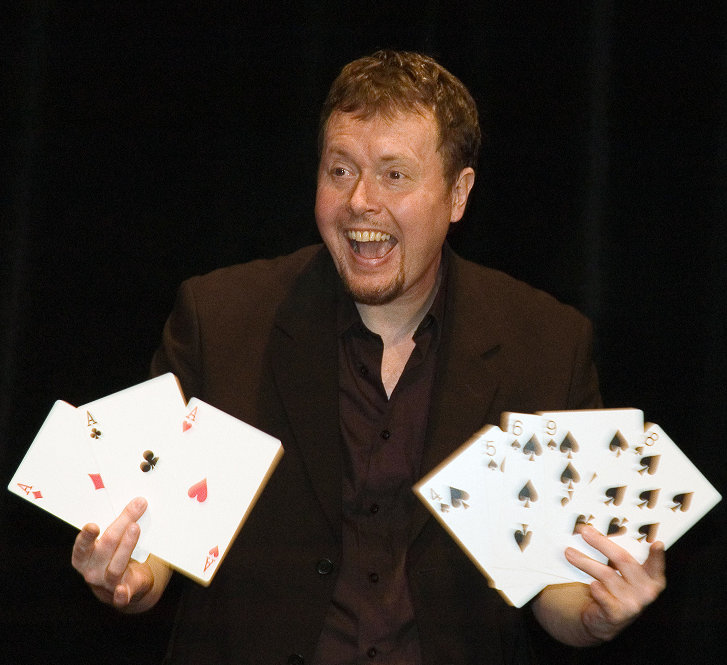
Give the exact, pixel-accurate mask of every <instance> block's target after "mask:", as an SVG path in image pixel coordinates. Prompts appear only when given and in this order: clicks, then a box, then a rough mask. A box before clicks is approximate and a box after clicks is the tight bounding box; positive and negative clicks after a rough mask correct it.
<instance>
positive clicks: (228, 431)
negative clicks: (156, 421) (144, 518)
mask: <svg viewBox="0 0 727 665" xmlns="http://www.w3.org/2000/svg"><path fill="white" fill-rule="evenodd" d="M179 431H180V433H181V434H180V438H179V441H178V443H177V446H178V447H177V449H176V450H175V454H174V455H173V464H172V465H173V469H174V475H175V482H174V488H173V490H172V493H171V494H170V495H169V496H168V497H167V503H168V506H169V507H170V508H171V510H167V511H166V520H167V521H166V522H165V525H164V529H163V531H164V538H162V539H155V542H154V545H153V548H152V551H153V552H154V554H155V555H156V556H158V557H159V558H161V559H163V560H164V561H166V562H167V563H169V564H170V565H172V566H173V567H175V568H176V569H178V570H179V571H181V572H183V573H184V574H186V575H188V576H190V577H193V578H194V579H195V580H197V581H198V582H200V583H201V584H204V585H206V584H209V583H210V581H211V580H212V578H213V576H214V574H215V572H216V571H217V569H218V568H219V565H220V562H221V561H222V559H223V558H224V556H225V553H226V552H227V550H228V548H229V547H230V545H231V544H232V542H233V540H234V538H235V536H236V535H237V533H238V530H239V529H240V527H241V526H242V523H243V522H244V520H245V518H246V517H247V515H248V514H249V512H250V510H251V509H252V507H253V505H254V502H255V500H256V499H257V497H258V495H259V493H260V492H261V491H262V489H263V487H264V485H265V483H266V482H267V479H268V478H269V476H270V475H271V473H272V472H273V470H274V468H275V466H276V465H277V462H278V461H279V459H280V457H281V455H282V453H283V448H282V446H281V444H280V441H278V439H275V438H273V437H272V436H269V435H267V434H265V433H263V432H261V431H260V430H257V429H255V428H254V427H252V426H250V425H247V424H246V423H243V422H241V421H240V420H237V419H236V418H233V417H232V416H230V415H228V414H226V413H224V412H222V411H220V410H219V409H216V408H214V407H212V406H210V405H209V404H206V403H204V402H202V401H200V400H198V399H195V398H193V399H192V400H190V402H189V404H188V405H187V407H186V409H185V413H184V417H183V418H179Z"/></svg>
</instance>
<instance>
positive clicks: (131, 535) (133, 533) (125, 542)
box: [105, 522, 141, 586]
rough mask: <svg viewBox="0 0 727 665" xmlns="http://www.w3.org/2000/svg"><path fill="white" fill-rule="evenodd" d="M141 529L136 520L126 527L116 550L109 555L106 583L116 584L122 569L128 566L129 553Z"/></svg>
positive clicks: (121, 574) (137, 539)
mask: <svg viewBox="0 0 727 665" xmlns="http://www.w3.org/2000/svg"><path fill="white" fill-rule="evenodd" d="M140 532H141V530H140V529H139V525H138V524H137V523H136V522H132V523H131V524H129V525H128V526H127V527H126V531H124V533H123V535H122V536H121V540H120V541H119V545H118V547H117V548H116V551H115V552H114V553H113V555H112V556H111V560H110V561H109V564H108V566H107V567H106V576H105V579H106V583H107V584H108V585H110V586H116V585H117V584H119V582H120V581H121V578H122V576H123V574H124V571H125V570H126V569H127V567H128V566H129V560H130V559H131V553H132V552H133V551H134V548H135V547H136V543H137V542H139V534H140Z"/></svg>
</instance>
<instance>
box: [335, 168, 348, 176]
mask: <svg viewBox="0 0 727 665" xmlns="http://www.w3.org/2000/svg"><path fill="white" fill-rule="evenodd" d="M347 174H348V171H347V170H346V169H344V168H343V167H342V166H334V167H333V168H332V169H331V175H333V176H334V177H336V178H343V177H344V176H345V175H347Z"/></svg>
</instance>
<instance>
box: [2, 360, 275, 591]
mask: <svg viewBox="0 0 727 665" xmlns="http://www.w3.org/2000/svg"><path fill="white" fill-rule="evenodd" d="M282 453H283V448H282V445H281V443H280V441H278V440H277V439H275V438H273V437H272V436H269V435H267V434H265V433H263V432H261V431H260V430H257V429H255V428H254V427H251V426H250V425H247V424H246V423H243V422H242V421H240V420H237V419H236V418H233V417H232V416H230V415H228V414H226V413H224V412H222V411H220V410H219V409H216V408H215V407H213V406H210V405H209V404H206V403H205V402H202V401H201V400H199V399H196V398H193V399H191V400H190V401H189V403H185V401H184V398H183V396H182V393H181V391H180V389H179V385H178V383H177V380H176V378H175V377H174V375H173V374H164V375H162V376H160V377H157V378H155V379H151V380H149V381H145V382H143V383H140V384H138V385H136V386H132V387H131V388H127V389H125V390H122V391H120V392H117V393H114V394H112V395H108V396H107V397H103V398H101V399H99V400H96V401H94V402H90V403H89V404H85V405H83V406H79V407H73V406H71V405H70V404H68V403H66V402H62V401H58V402H56V403H55V404H54V405H53V408H52V409H51V411H50V413H49V414H48V416H47V418H46V420H45V422H44V423H43V425H42V427H41V429H40V431H39V432H38V434H37V436H36V437H35V439H34V440H33V443H32V444H31V446H30V448H29V450H28V452H27V454H26V455H25V457H24V459H23V461H22V462H21V464H20V466H19V467H18V470H17V471H16V473H15V475H14V476H13V478H12V480H11V481H10V484H9V485H8V489H9V490H10V491H11V492H13V493H14V494H17V495H18V496H20V497H22V498H23V499H26V500H28V501H30V502H31V503H33V504H34V505H36V506H38V507H40V508H42V509H43V510H46V511H48V512H50V513H52V514H53V515H55V516H57V517H59V518H60V519H62V520H64V521H66V522H68V523H70V524H72V525H73V526H75V527H76V528H79V529H80V528H81V527H82V526H83V525H84V524H87V523H89V522H95V523H96V524H98V525H99V527H100V528H101V532H102V533H103V531H104V529H105V528H106V527H107V526H108V525H109V524H110V523H111V522H112V521H113V520H114V519H115V518H116V516H118V515H119V514H120V513H121V511H122V510H123V508H124V507H125V506H126V504H127V503H128V502H129V501H130V500H131V499H133V498H134V497H137V496H143V497H145V498H146V499H147V502H148V507H147V509H146V512H145V513H144V515H143V516H142V517H141V519H140V520H139V525H140V527H141V535H140V538H139V543H138V545H137V548H136V549H135V550H134V554H133V557H134V558H135V559H137V560H140V561H144V560H145V559H146V557H147V556H148V554H149V553H153V554H154V555H155V556H157V557H159V558H160V559H162V560H164V561H166V562H167V563H168V564H169V565H171V566H172V567H173V568H175V569H177V570H179V571H180V572H181V573H183V574H185V575H187V576H188V577H190V578H192V579H194V580H195V581H197V582H199V583H200V584H202V585H205V586H206V585H208V584H209V583H210V582H211V580H212V578H213V577H214V575H215V573H216V571H217V570H218V568H219V566H220V563H221V561H222V559H223V558H224V556H225V553H226V552H227V551H228V549H229V547H230V545H231V544H232V542H233V541H234V539H235V536H236V535H237V533H238V531H239V529H240V528H241V526H242V524H243V522H244V521H245V519H246V517H247V515H248V514H249V512H250V511H251V510H252V508H253V506H254V504H255V501H256V499H257V497H258V496H259V494H260V492H261V491H262V489H263V488H264V486H265V484H266V482H267V480H268V478H269V477H270V475H271V474H272V472H273V470H274V469H275V466H276V465H277V463H278V461H279V459H280V457H281V455H282Z"/></svg>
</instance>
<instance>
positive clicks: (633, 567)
mask: <svg viewBox="0 0 727 665" xmlns="http://www.w3.org/2000/svg"><path fill="white" fill-rule="evenodd" d="M580 533H581V536H582V537H583V540H585V541H586V543H588V544H589V545H591V547H594V548H595V549H597V550H598V551H599V552H601V554H603V555H604V556H605V557H606V558H607V559H608V561H609V564H610V567H611V568H615V569H616V570H618V571H619V572H620V573H621V575H623V577H624V578H625V579H626V580H627V581H629V582H636V581H639V580H640V579H641V578H643V577H644V575H645V572H644V570H643V569H642V567H641V564H640V563H639V562H638V561H637V560H636V559H635V558H634V557H633V556H631V554H629V553H628V552H627V551H626V550H625V549H624V548H623V547H621V546H620V545H618V544H616V543H615V542H613V541H612V540H611V539H610V538H608V537H607V536H604V535H603V534H602V533H600V532H599V531H598V530H596V529H594V528H593V527H592V526H584V527H583V528H582V529H581V532H580ZM589 572H590V571H589ZM594 577H596V576H595V575H594ZM607 577H608V578H610V577H611V576H607ZM598 579H601V576H598ZM614 579H615V578H614Z"/></svg>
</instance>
